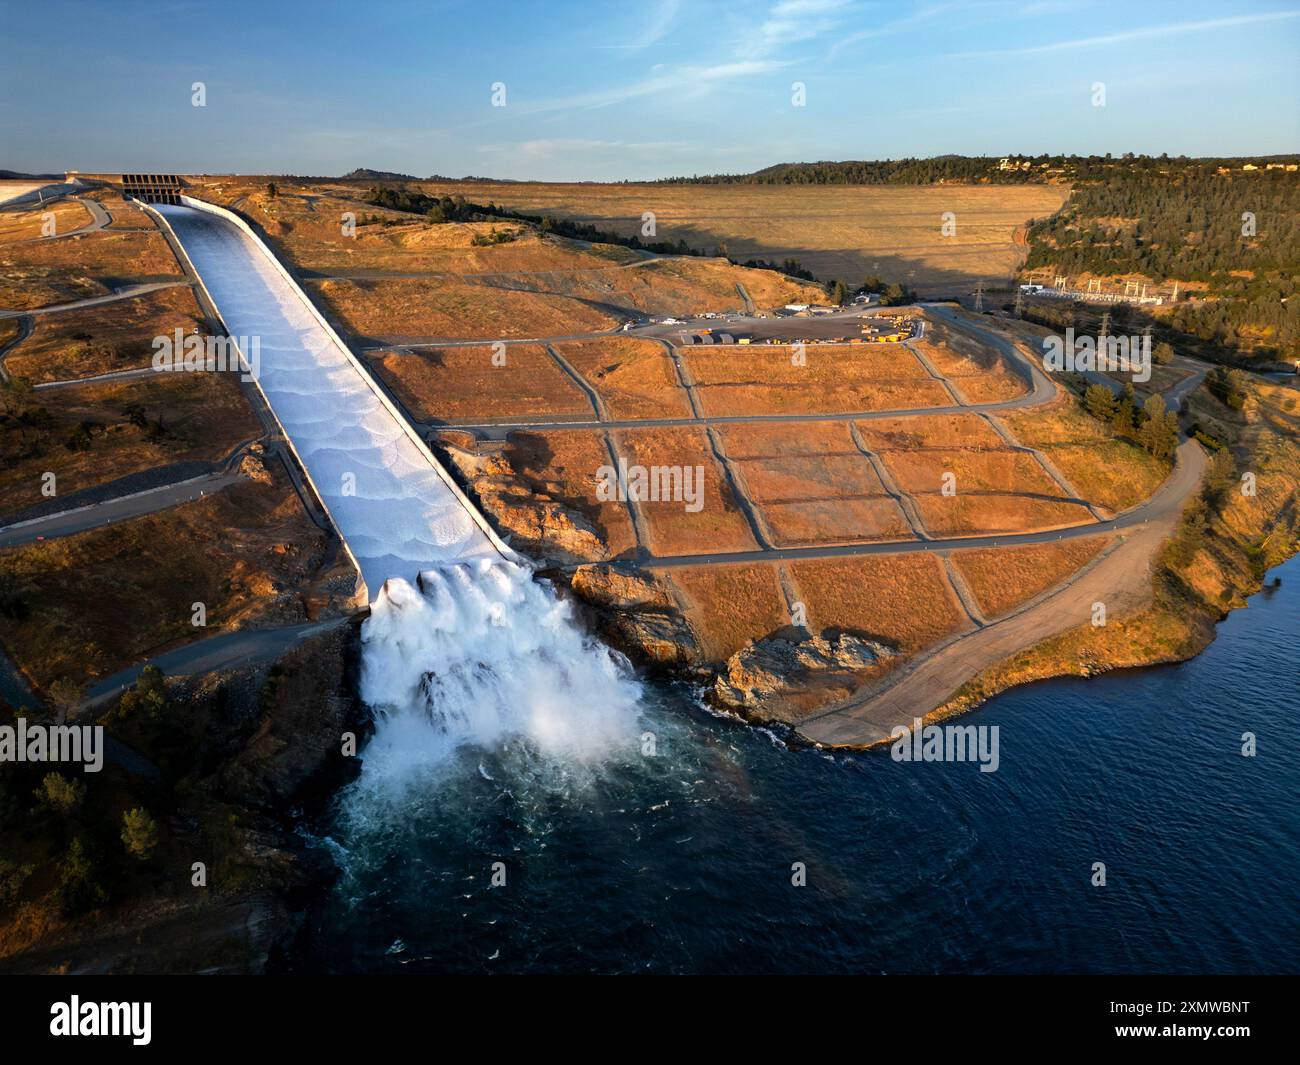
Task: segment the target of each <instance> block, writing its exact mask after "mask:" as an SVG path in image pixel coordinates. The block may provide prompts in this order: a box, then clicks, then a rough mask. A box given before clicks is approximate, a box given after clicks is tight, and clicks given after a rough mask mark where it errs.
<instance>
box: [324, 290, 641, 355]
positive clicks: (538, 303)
mask: <svg viewBox="0 0 1300 1065" xmlns="http://www.w3.org/2000/svg"><path fill="white" fill-rule="evenodd" d="M308 286H309V287H313V288H315V289H316V290H317V291H318V292H319V293H320V295H321V296H322V297H323V298H324V300H325V302H326V303H327V304H328V305H329V307H330V309H331V310H332V311H333V313H334V314H335V315H336V316H337V317H338V318H339V319H340V320H341V321H342V322H343V324H344V325H345V326H346V327H347V328H348V329H350V330H351V331H352V332H353V333H357V334H360V335H362V336H375V337H383V336H405V337H411V336H427V337H448V338H457V339H465V340H487V341H492V340H511V339H524V338H527V337H536V336H562V335H564V334H568V333H593V332H599V331H601V330H604V329H611V328H613V326H614V325H615V324H616V319H615V317H614V316H613V315H612V314H609V313H607V312H606V311H604V310H602V309H598V308H595V307H591V306H589V305H587V304H585V303H582V302H581V301H579V300H574V299H570V298H569V297H567V296H552V295H547V294H545V293H536V292H515V291H511V290H509V289H499V288H490V287H487V286H484V285H472V284H466V283H464V282H455V281H446V280H428V281H425V280H423V279H416V280H409V279H401V280H394V279H386V280H382V281H378V280H365V281H340V280H337V279H331V280H328V281H320V282H310V281H309V282H308Z"/></svg>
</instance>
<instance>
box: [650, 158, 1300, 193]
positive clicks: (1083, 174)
mask: <svg viewBox="0 0 1300 1065" xmlns="http://www.w3.org/2000/svg"><path fill="white" fill-rule="evenodd" d="M1005 158H1009V159H1011V160H1014V161H1015V162H1017V163H1019V164H1023V163H1028V164H1029V165H1028V166H1027V167H1024V168H1023V169H1022V168H1021V167H1020V166H1017V167H1015V168H1013V169H1007V170H1002V169H999V163H1000V162H1001V158H999V157H998V156H990V155H974V156H968V155H941V156H937V157H935V158H932V159H913V158H908V159H874V160H846V161H842V162H834V161H822V162H816V163H777V164H776V165H775V166H768V167H764V168H763V169H762V170H755V171H753V172H752V173H749V174H693V175H691V176H690V177H673V178H663V179H662V180H661V181H659V182H656V184H663V185H936V184H940V183H944V184H962V183H966V184H970V183H975V182H979V183H992V184H1000V185H1031V184H1042V183H1044V182H1049V181H1056V180H1071V181H1105V180H1108V179H1109V178H1110V177H1111V176H1113V175H1115V174H1142V175H1156V176H1166V175H1169V174H1187V173H1194V174H1214V173H1215V172H1216V171H1217V170H1218V169H1219V168H1220V167H1226V168H1228V169H1230V170H1239V169H1240V168H1241V166H1242V164H1243V162H1245V160H1242V159H1236V158H1218V157H1216V158H1206V157H1201V158H1190V157H1188V156H1183V155H1180V156H1170V155H1168V154H1162V155H1158V156H1157V155H1136V154H1134V153H1133V152H1125V153H1124V154H1123V155H1121V156H1114V155H1112V154H1111V153H1110V152H1107V153H1106V154H1105V155H1046V154H1041V155H1032V156H1031V155H1011V156H1007V157H1005ZM1251 161H1252V162H1255V163H1256V164H1260V165H1262V164H1265V163H1268V162H1280V163H1294V162H1297V161H1300V156H1298V155H1277V156H1269V157H1268V158H1267V159H1253V160H1251Z"/></svg>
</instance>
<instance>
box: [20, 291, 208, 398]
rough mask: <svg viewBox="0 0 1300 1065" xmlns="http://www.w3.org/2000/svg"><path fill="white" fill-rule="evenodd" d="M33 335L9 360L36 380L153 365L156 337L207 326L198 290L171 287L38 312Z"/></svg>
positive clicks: (28, 377)
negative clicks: (196, 295) (70, 308)
mask: <svg viewBox="0 0 1300 1065" xmlns="http://www.w3.org/2000/svg"><path fill="white" fill-rule="evenodd" d="M35 323H36V324H35V328H34V329H33V331H32V335H31V336H30V337H28V338H27V339H26V340H24V341H23V342H22V344H20V345H19V346H18V347H17V348H15V349H14V350H13V351H12V352H11V353H10V354H9V356H8V357H7V358H6V359H5V366H6V367H8V369H9V371H10V372H11V373H13V374H15V375H16V376H19V377H26V378H27V379H28V380H29V381H31V382H32V383H33V384H39V383H41V382H45V381H66V380H71V379H73V378H77V377H92V376H94V375H95V374H102V373H110V372H111V371H114V370H125V369H133V368H137V367H142V366H148V365H149V364H150V360H151V359H152V357H153V353H154V348H153V339H154V337H158V336H168V337H171V336H173V335H174V333H175V330H176V329H182V330H184V331H185V333H187V334H188V333H190V332H192V331H193V330H195V329H199V330H204V329H206V322H205V320H204V317H203V313H202V311H200V310H199V305H198V302H197V301H196V300H195V298H194V293H193V292H192V291H191V290H190V289H188V288H179V287H178V288H167V289H160V290H159V291H157V292H148V293H145V294H144V295H143V296H136V297H135V298H134V299H129V300H117V301H114V302H113V303H101V304H97V305H96V306H93V307H85V308H83V309H81V310H76V311H64V312H61V313H59V314H44V315H38V316H37V317H36V318H35Z"/></svg>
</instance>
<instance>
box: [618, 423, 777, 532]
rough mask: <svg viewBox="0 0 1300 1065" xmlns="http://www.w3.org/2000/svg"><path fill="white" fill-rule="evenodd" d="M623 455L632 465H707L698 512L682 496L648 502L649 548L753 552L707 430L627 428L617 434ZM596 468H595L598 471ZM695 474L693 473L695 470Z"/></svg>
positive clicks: (643, 506)
mask: <svg viewBox="0 0 1300 1065" xmlns="http://www.w3.org/2000/svg"><path fill="white" fill-rule="evenodd" d="M614 437H615V440H616V442H617V446H618V449H619V454H620V455H622V456H623V457H624V458H626V459H627V461H628V463H629V464H635V465H639V466H644V467H647V468H650V467H678V468H682V469H683V470H690V471H694V470H695V468H696V467H700V468H702V469H703V473H704V482H703V503H702V506H701V507H700V509H699V510H698V511H696V512H694V513H692V512H690V511H688V510H687V509H686V506H687V504H686V503H685V502H682V501H675V500H669V501H659V502H650V501H647V502H643V503H642V504H641V513H642V514H644V515H645V518H646V524H647V525H648V526H649V536H650V543H649V545H648V546H649V548H650V549H651V550H652V551H653V552H655V553H656V554H660V555H689V554H695V553H702V552H707V551H752V550H754V549H755V548H756V547H757V546H758V545H757V544H756V543H755V542H754V537H753V534H752V533H751V531H750V527H749V523H748V522H747V521H746V519H745V515H744V514H743V513H742V512H741V510H740V507H739V505H738V504H737V502H736V499H735V496H734V495H733V494H732V491H731V485H730V483H729V482H728V480H727V478H726V475H725V473H724V471H723V469H722V467H721V466H720V465H719V464H718V461H717V460H716V459H715V458H714V456H713V451H712V449H711V448H710V446H709V441H708V437H707V436H706V435H705V433H704V431H703V430H701V429H692V428H687V427H675V428H656V429H624V430H620V431H619V432H617V433H615V434H614ZM593 472H594V471H593ZM692 476H693V473H692Z"/></svg>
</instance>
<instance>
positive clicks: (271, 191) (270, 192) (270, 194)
mask: <svg viewBox="0 0 1300 1065" xmlns="http://www.w3.org/2000/svg"><path fill="white" fill-rule="evenodd" d="M279 194H280V190H279V189H277V188H276V187H275V182H274V181H268V182H267V183H266V195H267V198H268V199H272V200H274V199H275V198H276V196H278V195H279Z"/></svg>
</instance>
